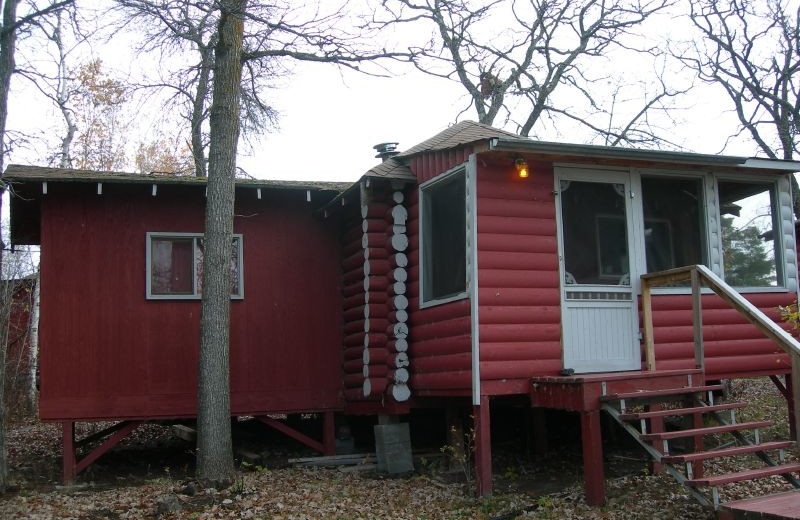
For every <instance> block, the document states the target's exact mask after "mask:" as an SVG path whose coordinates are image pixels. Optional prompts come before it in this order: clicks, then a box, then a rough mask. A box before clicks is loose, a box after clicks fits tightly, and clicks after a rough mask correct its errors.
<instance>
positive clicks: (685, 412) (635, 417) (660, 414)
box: [619, 403, 747, 421]
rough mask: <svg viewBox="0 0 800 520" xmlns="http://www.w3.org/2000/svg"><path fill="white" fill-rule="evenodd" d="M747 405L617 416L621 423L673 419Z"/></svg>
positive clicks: (745, 404) (733, 404) (738, 404)
mask: <svg viewBox="0 0 800 520" xmlns="http://www.w3.org/2000/svg"><path fill="white" fill-rule="evenodd" d="M746 406H747V403H726V404H715V405H713V406H697V407H694V408H675V409H673V410H658V411H656V412H639V413H623V414H621V415H620V416H619V418H620V419H622V420H623V421H638V420H640V419H651V418H653V417H674V416H677V415H689V414H693V413H708V412H720V411H723V410H734V409H737V408H745V407H746Z"/></svg>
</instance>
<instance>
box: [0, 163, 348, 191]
mask: <svg viewBox="0 0 800 520" xmlns="http://www.w3.org/2000/svg"><path fill="white" fill-rule="evenodd" d="M3 179H5V180H7V181H11V182H14V181H17V182H30V181H34V182H35V181H41V182H45V181H50V182H118V183H126V184H137V183H145V184H179V185H187V186H191V185H201V186H202V185H205V184H206V182H207V179H206V178H205V177H196V176H194V175H168V174H159V173H141V174H138V173H128V172H103V171H94V170H73V169H70V168H48V167H44V166H27V165H20V164H11V165H9V166H8V168H6V171H5V173H4V174H3ZM350 184H351V183H349V182H319V181H283V180H272V179H236V185H237V186H242V187H252V188H276V189H300V190H317V191H334V192H341V191H343V190H345V189H346V188H348V187H349V186H350Z"/></svg>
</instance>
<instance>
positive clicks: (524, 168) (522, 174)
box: [514, 157, 528, 179]
mask: <svg viewBox="0 0 800 520" xmlns="http://www.w3.org/2000/svg"><path fill="white" fill-rule="evenodd" d="M514 168H516V169H517V175H519V178H520V179H527V178H528V161H526V160H525V159H523V158H522V157H520V158H519V159H517V160H516V161H514Z"/></svg>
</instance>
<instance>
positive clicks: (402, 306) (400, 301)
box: [392, 282, 408, 311]
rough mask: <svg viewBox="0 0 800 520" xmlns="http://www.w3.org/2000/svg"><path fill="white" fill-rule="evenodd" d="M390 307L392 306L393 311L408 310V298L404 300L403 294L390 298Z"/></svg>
mask: <svg viewBox="0 0 800 520" xmlns="http://www.w3.org/2000/svg"><path fill="white" fill-rule="evenodd" d="M398 283H399V282H398ZM392 305H393V306H394V308H395V310H397V311H404V310H406V309H408V298H406V297H405V295H403V294H398V295H397V296H395V297H394V298H392Z"/></svg>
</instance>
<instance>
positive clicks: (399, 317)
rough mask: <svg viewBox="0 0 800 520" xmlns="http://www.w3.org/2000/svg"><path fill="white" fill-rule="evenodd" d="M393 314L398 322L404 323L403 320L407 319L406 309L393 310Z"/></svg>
mask: <svg viewBox="0 0 800 520" xmlns="http://www.w3.org/2000/svg"><path fill="white" fill-rule="evenodd" d="M394 316H395V318H397V321H398V322H400V323H405V322H407V321H408V312H407V311H404V310H401V311H395V313H394Z"/></svg>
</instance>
